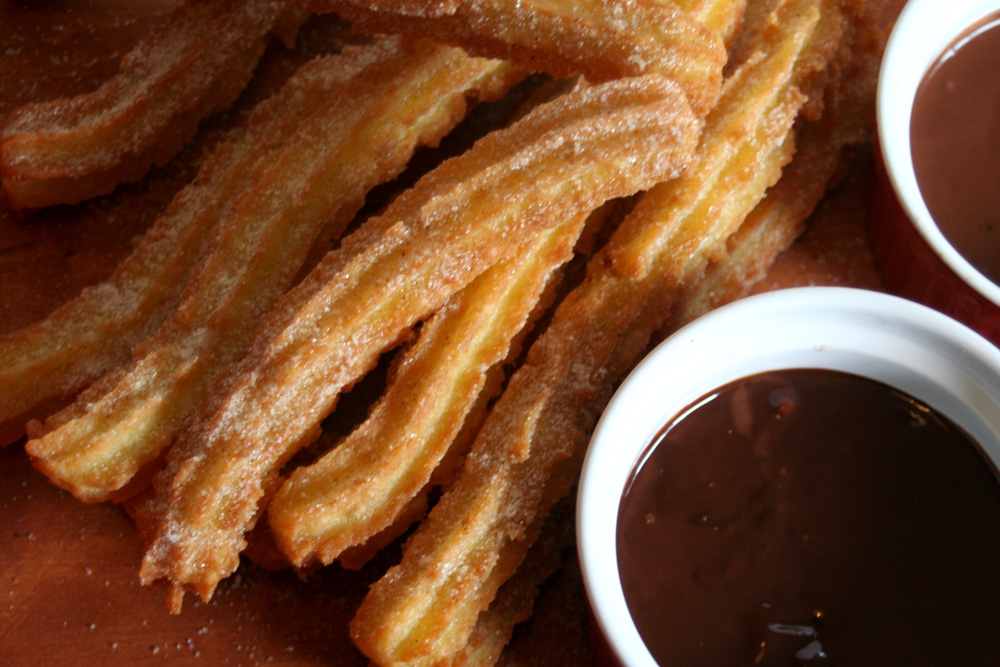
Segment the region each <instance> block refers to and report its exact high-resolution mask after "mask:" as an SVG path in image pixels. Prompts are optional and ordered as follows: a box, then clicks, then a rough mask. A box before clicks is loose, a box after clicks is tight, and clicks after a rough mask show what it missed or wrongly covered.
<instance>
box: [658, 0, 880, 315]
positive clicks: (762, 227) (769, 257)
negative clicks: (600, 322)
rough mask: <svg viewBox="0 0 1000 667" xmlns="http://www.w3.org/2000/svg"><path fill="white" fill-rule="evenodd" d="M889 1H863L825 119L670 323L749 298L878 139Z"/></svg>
mask: <svg viewBox="0 0 1000 667" xmlns="http://www.w3.org/2000/svg"><path fill="white" fill-rule="evenodd" d="M883 4H884V3H882V2H868V3H855V4H853V5H850V9H852V10H853V11H854V12H856V15H854V16H852V20H851V22H850V23H849V25H848V33H847V34H846V35H845V38H844V39H843V40H842V41H841V46H840V50H839V52H838V54H837V57H836V58H835V59H834V60H833V61H832V62H831V63H830V65H829V67H828V69H830V70H831V71H833V72H834V76H833V78H832V80H831V82H830V84H829V85H828V87H827V90H826V91H825V93H824V110H823V115H822V116H821V117H820V118H819V119H817V120H813V121H803V122H800V123H799V126H798V127H797V128H796V151H795V157H794V158H793V159H792V162H791V163H790V164H789V165H788V166H787V167H786V168H785V170H784V172H783V173H782V175H781V180H780V181H778V183H777V184H776V185H775V186H774V187H773V188H771V189H770V190H769V191H768V193H767V196H766V197H765V198H764V200H763V201H762V202H761V203H760V204H758V205H757V207H756V208H754V210H753V211H752V212H751V213H750V215H749V216H747V219H746V220H745V221H744V222H743V224H742V225H740V228H739V229H738V230H737V231H736V233H735V234H733V235H732V236H731V237H730V238H729V240H728V241H727V243H726V252H725V257H724V258H722V259H720V260H717V261H715V262H713V263H712V264H711V265H710V266H709V267H708V269H707V270H706V272H705V275H704V276H703V277H702V278H701V279H700V280H698V281H697V282H695V283H694V284H693V285H691V286H690V288H689V289H688V290H687V291H686V292H685V293H684V294H683V296H682V297H681V298H680V300H679V301H678V303H677V305H676V307H675V308H674V312H673V314H672V316H671V319H670V322H669V324H668V329H667V331H666V332H665V333H668V332H669V331H670V330H673V329H676V328H678V327H680V326H683V325H684V324H686V323H688V322H690V321H692V320H694V319H695V318H697V317H699V316H701V315H703V314H705V313H707V312H708V311H710V310H712V309H714V308H718V307H719V306H722V305H724V304H726V303H729V302H731V301H735V300H736V299H738V298H740V297H742V296H744V295H745V294H746V293H747V291H748V290H749V289H750V288H751V287H752V286H753V285H754V283H756V282H757V281H758V280H760V279H761V278H763V276H764V275H765V273H766V272H767V270H768V268H769V267H770V266H771V264H772V263H773V262H774V260H775V259H776V258H777V256H778V255H779V254H780V253H782V252H783V251H784V250H786V249H787V248H788V247H789V246H791V244H792V243H793V242H794V241H795V239H797V238H798V236H799V235H800V234H801V233H802V231H803V229H804V228H805V222H806V219H807V218H808V217H809V216H810V215H811V214H812V212H813V211H814V210H815V208H816V206H817V204H818V203H819V202H820V199H821V198H822V197H823V195H824V194H825V193H826V191H827V190H828V189H829V188H830V187H831V186H832V185H834V183H835V181H836V180H837V178H838V177H839V176H840V175H841V174H842V173H843V171H844V169H845V167H846V163H847V162H848V161H849V156H850V155H851V153H852V151H853V149H854V148H856V147H857V146H860V145H862V144H864V143H865V142H867V141H869V140H870V139H871V126H872V121H871V119H872V118H873V117H874V113H875V111H874V107H875V87H876V83H877V80H878V67H879V63H880V62H881V56H882V49H883V47H884V45H885V39H886V30H885V28H883V27H882V26H881V25H880V23H879V17H880V15H881V12H882V5H883Z"/></svg>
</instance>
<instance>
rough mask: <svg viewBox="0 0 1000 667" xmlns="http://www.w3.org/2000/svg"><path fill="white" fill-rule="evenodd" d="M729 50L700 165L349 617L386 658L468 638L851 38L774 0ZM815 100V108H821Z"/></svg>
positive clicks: (763, 184)
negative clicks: (728, 70) (568, 470)
mask: <svg viewBox="0 0 1000 667" xmlns="http://www.w3.org/2000/svg"><path fill="white" fill-rule="evenodd" d="M760 14H761V16H762V18H761V21H760V23H758V24H757V25H755V26H750V27H748V28H747V30H746V32H747V34H748V36H749V37H748V38H747V39H745V40H744V42H743V46H742V47H740V52H739V53H737V54H736V55H735V56H734V57H735V59H736V62H737V63H739V64H738V66H737V67H736V69H735V70H734V72H733V73H732V75H731V76H730V77H729V79H728V81H727V83H726V84H725V85H724V88H723V93H722V97H721V98H720V101H719V103H718V105H717V106H716V107H715V108H714V109H713V110H712V111H711V112H710V114H709V116H708V119H707V122H706V130H705V132H704V134H703V136H702V140H701V144H700V146H699V152H698V162H697V163H696V164H695V165H694V166H693V167H692V169H691V170H690V171H689V172H688V173H687V174H686V175H685V176H684V177H682V178H680V179H677V180H675V181H672V182H669V183H665V184H663V185H660V186H657V187H656V188H654V189H653V190H652V191H651V192H650V193H647V194H646V195H645V196H644V197H643V198H642V199H641V200H640V201H639V203H638V204H637V206H636V210H635V211H633V213H632V214H631V215H630V216H629V217H628V218H626V220H625V221H624V222H623V224H622V226H621V227H620V228H619V230H618V231H617V232H616V234H615V236H613V237H612V239H611V242H610V243H609V244H608V246H607V247H605V248H604V249H603V250H602V251H601V252H600V253H598V255H597V256H596V257H595V259H594V260H593V262H592V265H591V267H590V270H589V272H588V275H587V278H586V279H585V280H584V282H583V283H582V284H581V286H579V287H577V288H576V289H575V290H574V291H573V292H571V293H570V295H569V296H568V297H567V299H566V300H565V301H564V302H563V303H562V304H561V305H560V306H559V308H558V310H557V311H556V313H555V315H554V318H553V321H552V322H551V323H550V325H549V326H548V328H547V329H546V331H545V332H544V333H543V334H542V336H541V337H540V338H539V339H538V341H536V342H535V344H534V345H533V346H532V348H531V350H530V351H529V354H528V358H527V360H526V362H525V364H524V365H523V366H522V367H521V368H519V369H518V371H517V372H516V373H515V374H514V376H513V377H512V379H511V381H510V384H509V385H508V387H507V388H506V390H505V391H504V393H503V395H502V396H501V398H500V400H499V402H498V404H497V405H496V406H495V407H494V408H493V410H492V412H491V414H490V416H489V418H488V419H487V421H486V423H485V425H484V427H483V429H482V430H481V431H480V433H479V435H478V437H477V438H476V442H475V444H474V445H473V447H472V449H471V451H470V453H469V455H468V456H467V457H466V461H465V465H464V467H463V470H462V473H461V475H460V477H459V478H458V479H457V480H456V482H455V483H454V484H453V485H452V486H451V487H449V488H448V490H447V491H446V492H445V494H444V495H443V496H442V498H441V500H440V501H439V502H438V504H437V505H436V506H435V507H434V508H433V510H432V511H431V512H430V514H429V515H428V517H427V518H426V519H425V520H424V521H423V522H422V523H421V525H420V528H419V529H418V530H417V531H416V533H415V534H414V535H413V536H412V537H411V538H410V540H409V541H408V544H407V547H406V549H405V552H404V556H403V560H402V562H401V563H400V565H398V566H396V567H394V568H392V569H390V570H389V572H388V573H387V574H386V576H385V577H383V579H381V580H380V581H379V582H377V583H376V584H375V585H374V586H373V587H372V589H371V591H370V593H369V595H368V597H367V598H366V600H365V602H364V603H363V605H362V607H361V609H360V610H359V612H358V615H357V616H356V617H355V619H354V622H353V623H352V632H353V635H354V637H355V640H356V642H357V643H358V645H359V646H360V647H361V648H362V650H363V651H364V652H365V653H366V654H367V655H369V656H370V657H371V658H372V659H373V660H374V661H376V662H378V663H379V664H434V663H435V662H438V661H442V660H447V659H448V656H449V655H451V654H452V653H454V652H455V651H457V650H458V649H459V648H460V647H461V646H462V645H463V644H464V642H465V641H466V639H467V637H468V636H469V634H470V633H471V632H472V628H473V627H474V625H475V622H476V619H477V618H478V616H479V614H480V612H481V611H483V610H484V609H486V608H488V606H489V604H490V602H491V601H492V599H493V597H494V595H495V593H496V591H497V589H498V588H499V586H500V584H501V583H502V582H503V581H505V580H506V579H507V578H508V577H510V576H511V574H512V573H513V572H514V571H515V570H516V567H517V565H518V563H519V562H520V560H521V559H522V558H523V556H524V553H525V551H526V549H527V548H528V545H529V544H530V543H531V541H532V539H533V531H532V530H529V529H528V527H529V526H532V525H534V524H535V523H536V522H537V520H538V519H539V518H540V517H544V515H545V514H546V512H547V511H548V508H549V507H550V506H551V504H552V503H553V502H554V501H555V499H556V498H558V496H559V493H560V492H563V493H564V492H566V491H568V488H569V487H568V484H566V483H556V480H558V479H559V477H560V476H561V475H563V474H565V473H558V474H557V471H559V470H561V468H560V466H561V465H564V462H566V461H573V460H574V458H576V457H579V454H580V452H581V451H582V448H583V445H584V443H585V442H586V434H587V433H589V429H590V428H591V427H592V425H593V421H594V420H595V419H596V414H597V412H598V411H599V409H600V405H601V404H602V401H603V400H606V398H607V397H608V396H609V395H610V393H611V390H612V389H613V387H614V385H615V383H616V381H617V380H618V379H619V378H620V376H621V374H623V373H624V371H625V370H627V368H628V366H629V365H630V364H631V363H632V362H633V361H634V359H635V358H636V357H637V356H638V355H639V354H641V352H642V350H643V349H644V348H645V345H646V342H647V341H648V339H649V337H650V335H651V334H652V332H653V331H655V330H656V329H657V328H658V326H659V325H660V324H661V323H662V321H663V319H664V318H665V317H666V316H667V314H668V313H669V310H670V305H671V303H672V302H673V300H674V299H675V298H676V294H677V293H678V290H679V289H681V288H682V286H683V285H685V284H690V282H692V281H693V280H695V279H697V277H698V276H700V275H701V273H702V271H703V270H704V266H705V265H706V264H707V262H708V261H709V259H710V258H711V257H712V256H713V255H714V254H715V253H717V252H720V251H719V250H718V247H719V245H720V244H724V242H725V239H726V238H728V236H729V235H730V234H731V233H732V231H733V230H735V229H736V228H737V227H738V226H739V224H740V223H741V222H742V220H743V219H744V218H745V217H746V215H747V214H748V213H749V211H750V210H751V209H752V208H753V207H754V206H755V205H756V204H757V202H759V201H760V199H761V198H762V197H763V196H764V192H765V190H766V189H767V188H768V187H769V186H770V185H772V184H773V183H774V182H775V181H776V180H777V179H778V177H779V176H780V173H781V168H782V166H783V165H784V164H785V163H786V162H787V161H788V159H789V158H790V156H791V153H792V150H793V130H792V126H793V121H794V119H795V118H796V117H797V115H798V114H799V112H800V110H802V109H804V108H805V107H806V104H807V102H808V101H809V100H808V96H807V94H806V93H804V92H803V91H804V90H809V91H810V92H811V91H812V90H813V89H814V88H815V85H814V83H813V80H814V78H815V77H817V76H820V74H821V72H823V71H824V66H825V65H826V63H827V61H828V60H829V59H830V57H831V56H832V54H833V52H834V51H835V50H836V47H837V44H838V41H839V39H840V37H841V35H842V33H843V24H844V17H843V13H842V12H841V10H840V6H839V3H837V2H825V1H823V0H774V1H773V2H768V3H767V5H766V10H765V11H762V12H760ZM811 104H815V102H811Z"/></svg>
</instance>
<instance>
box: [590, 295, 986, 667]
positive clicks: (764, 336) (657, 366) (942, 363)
mask: <svg viewBox="0 0 1000 667" xmlns="http://www.w3.org/2000/svg"><path fill="white" fill-rule="evenodd" d="M791 368H824V369H832V370H840V371H845V372H850V373H854V374H856V375H862V376H866V377H869V378H873V379H875V380H879V381H881V382H884V383H886V384H889V385H891V386H894V387H896V388H898V389H900V390H902V391H904V392H906V393H908V394H910V395H912V396H914V397H916V398H918V399H920V400H922V401H924V402H925V403H927V404H928V405H930V406H931V407H932V408H935V409H936V410H938V411H939V412H941V413H942V414H944V415H946V416H947V417H949V418H951V419H952V420H953V421H954V422H955V423H957V424H958V425H960V426H962V427H963V428H964V429H965V430H966V431H967V432H968V433H969V434H970V435H972V436H973V437H974V438H975V439H976V440H977V441H978V442H979V443H980V444H981V445H982V447H983V448H984V449H985V450H986V452H987V454H988V455H989V456H990V457H991V458H992V460H993V462H994V464H997V465H1000V350H998V349H997V348H996V347H995V346H994V345H992V344H991V343H990V342H989V341H987V340H985V339H984V338H983V337H981V336H979V335H978V334H976V333H975V332H973V331H971V330H970V329H968V328H967V327H965V326H963V325H961V324H959V323H958V322H956V321H955V320H953V319H951V318H949V317H947V316H945V315H942V314H941V313H939V312H937V311H934V310H932V309H930V308H927V307H925V306H922V305H920V304H917V303H915V302H912V301H908V300H904V299H901V298H898V297H894V296H890V295H887V294H882V293H878V292H870V291H864V290H856V289H848V288H835V287H806V288H797V289H790V290H783V291H778V292H771V293H767V294H763V295H760V296H755V297H750V298H747V299H744V300H742V301H738V302H736V303H734V304H731V305H729V306H725V307H723V308H720V309H719V310H716V311H714V312H712V313H709V314H708V315H706V316H705V317H703V318H701V319H699V320H696V321H695V322H693V323H692V324H690V325H688V326H687V327H685V328H684V329H682V330H680V331H679V332H677V333H676V334H674V335H673V336H671V337H670V338H669V339H668V340H666V341H665V342H663V343H662V344H661V345H660V346H658V347H657V348H656V349H655V350H654V351H653V352H652V353H651V354H650V355H649V356H648V357H646V359H644V360H643V361H642V362H641V363H640V364H639V366H638V367H637V368H636V369H635V370H634V371H633V372H632V374H631V375H629V377H628V378H627V379H626V381H625V382H624V383H623V384H622V386H621V387H620V388H619V390H618V392H617V393H616V394H615V396H614V398H613V399H612V400H611V402H610V404H609V405H608V407H607V409H606V411H605V413H604V415H603V416H602V418H601V420H600V422H599V424H598V426H597V429H596V430H595V432H594V435H593V438H592V440H591V444H590V449H589V451H588V453H587V457H586V460H585V462H584V466H583V473H582V476H581V479H580V489H579V499H578V507H577V541H578V549H579V553H580V562H581V568H582V571H583V579H584V585H585V587H586V590H587V594H588V597H589V600H590V603H591V608H592V610H593V612H594V617H595V620H596V625H597V627H598V629H599V631H600V632H602V633H603V635H604V638H605V639H606V640H607V643H608V644H609V646H610V648H611V650H612V652H613V653H614V655H615V656H616V657H617V659H618V660H619V661H620V662H621V663H623V664H625V665H628V666H629V667H633V666H645V665H655V664H656V663H655V661H654V660H653V657H652V656H651V655H650V653H649V651H648V650H647V649H646V647H645V645H644V644H643V641H642V639H641V638H640V636H639V633H638V631H637V630H636V628H635V625H634V624H633V623H632V618H631V615H630V614H629V611H628V607H627V605H626V602H625V596H624V594H623V592H622V587H621V581H620V578H619V572H618V559H617V553H616V528H617V519H618V507H619V502H620V500H621V496H622V493H623V490H624V489H625V484H626V481H627V480H628V478H629V476H630V475H631V473H632V471H633V469H634V467H635V464H636V461H637V460H638V458H639V457H640V455H641V454H642V453H643V452H644V451H645V450H646V448H647V447H648V446H649V445H650V444H651V442H652V441H653V439H654V438H655V436H656V435H657V433H659V432H660V430H661V428H662V427H663V426H664V424H666V423H667V422H668V421H669V420H670V419H671V418H673V417H674V416H675V415H676V414H678V413H679V412H680V411H681V410H682V409H683V408H685V407H686V406H688V405H690V404H691V403H692V402H693V401H695V400H696V399H698V398H700V397H701V396H703V395H705V394H706V393H708V392H710V391H712V390H713V389H716V388H718V387H720V386H722V385H725V384H727V383H729V382H731V381H733V380H737V379H739V378H743V377H746V376H748V375H753V374H756V373H760V372H763V371H768V370H779V369H791Z"/></svg>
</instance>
